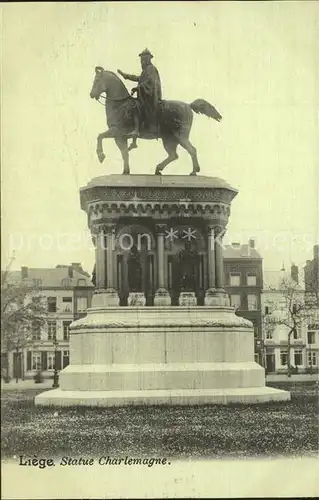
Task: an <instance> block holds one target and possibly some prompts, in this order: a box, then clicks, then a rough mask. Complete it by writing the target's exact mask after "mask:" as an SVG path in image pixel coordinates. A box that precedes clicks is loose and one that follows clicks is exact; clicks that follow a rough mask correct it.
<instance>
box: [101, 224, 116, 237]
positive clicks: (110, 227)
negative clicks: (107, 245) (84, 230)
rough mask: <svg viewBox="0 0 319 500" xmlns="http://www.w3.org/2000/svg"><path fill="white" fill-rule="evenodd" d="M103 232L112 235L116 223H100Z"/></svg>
mask: <svg viewBox="0 0 319 500" xmlns="http://www.w3.org/2000/svg"><path fill="white" fill-rule="evenodd" d="M102 228H103V232H104V234H106V235H107V236H114V235H115V231H116V224H115V223H114V222H108V223H106V224H102Z"/></svg>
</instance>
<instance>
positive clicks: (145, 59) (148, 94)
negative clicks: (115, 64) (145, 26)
mask: <svg viewBox="0 0 319 500" xmlns="http://www.w3.org/2000/svg"><path fill="white" fill-rule="evenodd" d="M139 57H140V58H141V66H142V73H141V75H140V76H136V75H129V74H127V73H123V72H122V71H121V70H118V73H119V74H120V75H121V76H122V77H123V78H124V79H125V80H131V81H133V82H138V85H137V87H135V88H133V89H132V92H131V94H132V95H134V93H135V92H137V106H136V108H135V110H134V130H133V132H132V137H133V144H132V145H133V147H136V138H137V137H139V134H140V122H141V118H142V119H144V121H145V122H146V129H147V131H148V132H150V133H151V134H154V135H157V133H158V125H157V111H158V105H159V103H160V101H161V100H162V88H161V80H160V76H159V73H158V71H157V69H156V68H155V66H154V65H153V64H152V62H151V59H152V57H153V56H152V54H151V53H150V51H149V50H148V49H145V50H143V52H141V53H140V54H139Z"/></svg>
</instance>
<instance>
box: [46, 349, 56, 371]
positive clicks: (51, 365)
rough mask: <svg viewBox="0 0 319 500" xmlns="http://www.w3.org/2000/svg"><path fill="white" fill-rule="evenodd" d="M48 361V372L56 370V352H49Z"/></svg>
mask: <svg viewBox="0 0 319 500" xmlns="http://www.w3.org/2000/svg"><path fill="white" fill-rule="evenodd" d="M47 359H48V370H54V361H55V356H54V351H49V352H48V358H47Z"/></svg>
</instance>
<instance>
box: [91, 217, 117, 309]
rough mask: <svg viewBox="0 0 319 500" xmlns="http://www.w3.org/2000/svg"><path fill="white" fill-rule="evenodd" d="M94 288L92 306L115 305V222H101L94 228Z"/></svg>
mask: <svg viewBox="0 0 319 500" xmlns="http://www.w3.org/2000/svg"><path fill="white" fill-rule="evenodd" d="M95 232H96V245H95V252H96V290H95V292H94V295H93V298H92V307H116V306H118V305H119V296H118V293H117V291H116V290H115V286H114V266H115V262H114V248H113V244H114V234H115V224H113V223H110V224H101V225H99V226H97V229H96V231H95Z"/></svg>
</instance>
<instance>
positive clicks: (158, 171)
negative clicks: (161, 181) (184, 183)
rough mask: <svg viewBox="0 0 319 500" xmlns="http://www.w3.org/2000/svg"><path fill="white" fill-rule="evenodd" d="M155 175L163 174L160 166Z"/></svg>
mask: <svg viewBox="0 0 319 500" xmlns="http://www.w3.org/2000/svg"><path fill="white" fill-rule="evenodd" d="M155 175H162V172H161V170H160V169H159V168H158V167H157V168H156V170H155Z"/></svg>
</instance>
